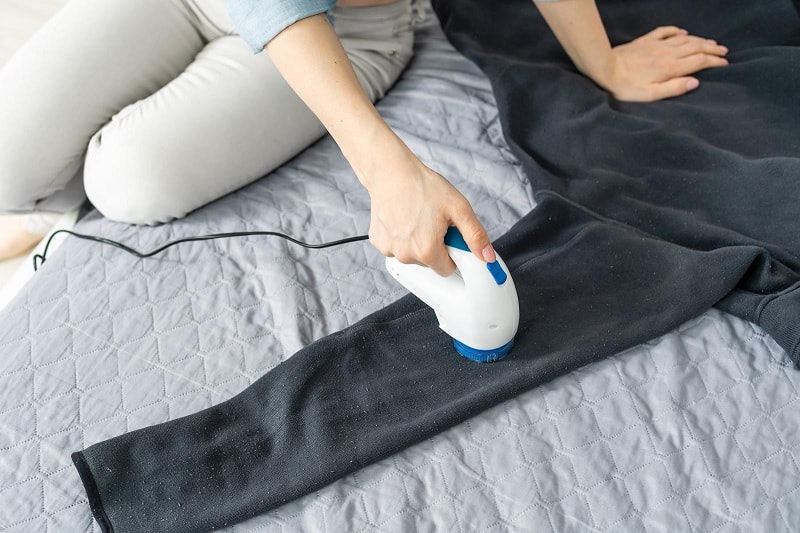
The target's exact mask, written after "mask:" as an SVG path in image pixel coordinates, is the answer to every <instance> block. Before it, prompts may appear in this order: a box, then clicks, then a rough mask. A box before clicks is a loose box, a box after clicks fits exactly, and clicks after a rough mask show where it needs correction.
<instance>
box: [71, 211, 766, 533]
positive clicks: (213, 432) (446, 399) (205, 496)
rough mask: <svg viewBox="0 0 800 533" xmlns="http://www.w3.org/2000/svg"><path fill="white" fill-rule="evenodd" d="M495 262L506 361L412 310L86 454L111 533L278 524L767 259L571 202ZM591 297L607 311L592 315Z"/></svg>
mask: <svg viewBox="0 0 800 533" xmlns="http://www.w3.org/2000/svg"><path fill="white" fill-rule="evenodd" d="M495 247H496V249H497V251H498V252H499V253H500V255H501V256H502V257H503V258H504V259H505V260H506V262H507V264H508V265H509V269H510V270H511V272H512V276H513V278H514V281H515V284H516V286H517V290H518V292H519V301H520V303H521V304H522V305H521V307H520V326H519V332H518V334H517V337H516V341H515V347H514V349H513V350H512V351H511V353H510V354H509V355H508V356H506V358H504V359H502V360H501V361H499V362H497V363H491V364H480V363H475V362H472V361H470V360H467V359H465V358H463V357H461V356H459V355H458V354H457V353H456V352H455V350H454V348H453V346H452V344H451V340H450V338H449V337H448V336H447V335H446V334H445V333H443V332H442V331H441V330H439V328H438V326H437V321H436V317H435V315H434V313H433V311H432V310H431V309H430V308H428V307H426V306H425V305H424V304H422V303H421V302H420V301H419V300H418V299H417V298H416V297H414V296H407V297H405V298H403V299H401V300H399V301H398V302H396V303H394V304H392V305H390V306H388V307H386V308H385V309H383V310H381V311H379V312H377V313H375V314H373V315H371V316H370V317H367V318H366V319H365V320H362V321H361V322H359V323H357V324H355V325H353V326H352V327H349V328H347V329H345V330H343V331H341V332H339V333H335V334H333V335H330V336H328V337H325V338H323V339H321V340H319V341H317V342H315V343H314V344H312V345H310V346H308V347H306V348H304V349H303V350H301V351H299V352H298V353H296V354H295V355H293V356H292V357H291V358H289V359H288V360H287V361H285V362H284V363H282V364H280V365H279V366H277V367H276V368H274V369H273V370H272V371H271V372H269V373H268V374H266V375H265V376H263V377H262V378H261V379H259V380H258V381H256V382H255V383H254V384H253V385H251V386H250V387H249V388H247V389H246V390H244V391H243V392H242V393H240V394H239V395H237V396H235V397H234V398H232V399H230V400H228V401H226V402H224V403H221V404H219V405H216V406H214V407H211V408H209V409H206V410H204V411H201V412H199V413H196V414H194V415H190V416H187V417H184V418H181V419H177V420H174V421H170V422H166V423H163V424H159V425H156V426H153V427H149V428H144V429H141V430H137V431H134V432H132V433H128V434H126V435H122V436H120V437H117V438H114V439H111V440H108V441H105V442H101V443H99V444H95V445H93V446H91V447H89V448H87V449H86V450H84V451H82V452H77V453H75V454H73V460H74V461H75V464H76V466H77V468H78V471H79V472H80V474H81V477H82V480H83V483H84V486H85V488H86V490H87V494H88V496H89V501H90V505H91V508H92V511H93V513H94V516H95V517H96V518H97V520H98V522H99V523H100V524H101V526H102V527H103V528H104V529H103V530H104V531H106V532H108V531H111V530H112V528H113V530H114V531H119V532H123V531H159V532H165V533H177V532H195V533H196V532H201V531H208V530H210V529H212V528H215V527H220V526H222V525H231V524H234V523H237V522H239V521H242V520H245V519H247V518H250V517H253V516H256V515H258V514H261V513H263V512H266V511H268V510H270V509H272V508H275V507H278V506H280V505H282V504H284V503H286V502H288V501H290V500H292V499H294V498H297V497H299V496H302V495H305V494H308V493H310V492H313V491H314V490H316V489H319V488H321V487H323V486H325V485H327V484H329V483H330V482H332V481H334V480H336V479H338V478H340V477H342V476H345V475H347V474H349V473H351V472H353V471H355V470H357V469H359V468H362V467H364V466H367V465H369V464H371V463H373V462H375V461H378V460H380V459H382V458H385V457H387V456H388V455H390V454H392V453H395V452H398V451H400V450H402V449H404V448H406V447H408V446H410V445H413V444H415V443H417V442H420V441H423V440H425V439H427V438H430V437H431V436H433V435H435V434H437V433H439V432H441V431H443V430H445V429H447V428H449V427H451V426H453V425H455V424H458V423H460V422H462V421H464V420H466V419H468V418H470V417H472V416H474V415H476V414H478V413H480V412H481V411H483V410H485V409H488V408H490V407H492V406H494V405H496V404H497V403H499V402H502V401H504V400H507V399H509V398H512V397H514V396H516V395H518V394H520V393H522V392H524V391H527V390H529V389H531V388H532V387H534V386H536V385H539V384H541V383H544V382H547V381H549V380H551V379H553V378H555V377H557V376H559V375H562V374H565V373H567V372H569V371H571V370H574V369H576V368H578V367H581V366H583V365H586V364H588V363H590V362H592V361H596V360H599V359H601V358H603V357H606V356H608V355H612V354H614V353H618V352H619V351H621V350H623V349H626V348H629V347H630V346H633V345H635V344H638V343H640V342H643V341H646V340H649V339H652V338H655V337H657V336H659V335H662V334H664V333H666V332H668V331H670V330H671V329H673V328H674V327H676V326H677V325H679V324H682V323H683V322H685V321H686V320H688V319H689V318H692V317H695V316H697V315H699V314H701V313H702V312H704V311H705V310H706V309H708V308H709V307H710V306H711V305H713V303H714V302H716V301H717V300H718V299H719V298H720V297H721V296H722V295H724V294H726V293H728V292H729V291H730V290H731V288H732V287H733V286H735V284H736V283H737V281H738V279H739V278H738V277H736V275H732V276H730V277H727V278H725V277H715V278H711V279H709V278H708V277H706V276H703V273H704V272H706V271H708V270H709V269H711V268H713V266H714V265H717V264H720V263H725V264H727V265H729V266H731V268H732V269H734V268H735V270H736V271H737V272H738V273H739V275H741V274H742V273H744V272H746V271H747V269H748V268H749V267H750V265H751V264H752V263H753V262H754V261H757V260H758V259H759V258H758V250H757V249H756V248H755V247H729V248H722V249H719V250H713V251H704V250H693V249H688V248H682V247H680V246H677V245H675V244H672V243H669V242H666V241H662V240H659V239H656V238H651V237H648V236H646V235H644V234H642V233H640V232H637V231H635V230H632V229H631V228H626V227H623V226H620V225H618V224H613V223H609V222H607V221H603V220H597V219H595V218H593V217H592V216H590V215H588V214H587V213H585V212H584V211H582V210H581V209H579V208H577V207H575V206H574V205H572V204H569V203H567V202H564V201H561V200H559V199H558V198H543V199H542V202H541V204H540V205H539V206H537V207H536V209H534V210H533V211H532V212H531V213H530V214H528V215H527V216H526V217H524V218H523V219H522V220H521V221H520V222H519V223H517V224H516V225H515V226H514V227H513V228H512V229H511V230H510V231H509V232H508V233H507V234H506V235H505V236H503V237H502V238H501V239H499V240H498V241H497V242H496V243H495ZM587 264H591V265H592V269H591V270H592V272H591V275H586V269H585V265H587ZM487 275H488V274H487ZM775 275H776V276H778V275H779V273H776V274H775ZM586 294H595V295H598V296H597V297H596V298H595V302H596V304H597V305H596V306H594V307H592V306H585V305H581V302H583V301H585V300H584V299H583V298H582V296H584V295H586ZM673 301H685V302H686V305H678V306H676V305H668V303H669V302H673ZM598 339H602V340H603V342H602V343H600V342H598Z"/></svg>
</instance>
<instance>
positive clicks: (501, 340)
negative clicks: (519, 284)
mask: <svg viewBox="0 0 800 533" xmlns="http://www.w3.org/2000/svg"><path fill="white" fill-rule="evenodd" d="M444 243H445V246H446V247H447V251H448V253H449V254H450V257H451V258H452V259H453V262H454V263H455V264H456V267H457V269H456V271H455V272H454V273H453V274H451V275H450V276H448V277H442V276H440V275H439V274H437V273H436V272H434V271H433V269H430V268H428V267H423V266H420V265H414V264H404V263H401V262H400V261H398V260H397V259H395V258H394V257H387V258H386V269H387V270H388V271H389V273H390V274H391V275H392V276H393V277H394V278H395V279H396V280H397V281H399V282H400V284H401V285H403V286H404V287H405V288H407V289H408V290H409V291H411V292H412V293H414V294H415V295H416V296H417V297H418V298H419V299H420V300H422V301H423V302H425V303H426V304H427V305H429V306H430V307H431V308H433V310H434V312H435V313H436V318H437V320H438V321H439V327H440V328H441V329H442V330H443V331H444V332H445V333H447V334H448V335H450V336H451V337H452V338H453V346H454V347H455V349H456V351H457V352H458V353H459V354H461V355H463V356H464V357H466V358H467V359H471V360H473V361H478V362H481V363H490V362H493V361H497V360H499V359H502V358H503V357H505V356H506V355H507V354H508V352H510V351H511V348H512V346H513V345H514V336H515V335H516V333H517V328H518V326H519V300H518V298H517V289H516V287H515V286H514V280H513V279H511V273H510V272H509V270H508V267H507V266H506V264H505V262H503V260H502V259H501V258H500V257H499V256H497V260H496V261H495V262H494V263H488V264H487V263H484V262H483V261H481V260H480V259H478V258H477V257H475V256H474V255H473V254H472V252H471V251H470V250H469V247H468V246H467V243H466V242H465V241H464V237H463V236H462V235H461V233H460V232H459V231H458V229H457V228H455V227H450V228H448V230H447V234H446V235H445V238H444Z"/></svg>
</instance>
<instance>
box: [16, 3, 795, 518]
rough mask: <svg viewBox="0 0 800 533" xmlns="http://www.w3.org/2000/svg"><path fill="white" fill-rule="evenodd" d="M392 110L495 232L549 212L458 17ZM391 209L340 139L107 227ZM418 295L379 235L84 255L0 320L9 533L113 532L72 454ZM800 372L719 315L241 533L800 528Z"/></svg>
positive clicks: (184, 226)
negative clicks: (455, 38)
mask: <svg viewBox="0 0 800 533" xmlns="http://www.w3.org/2000/svg"><path fill="white" fill-rule="evenodd" d="M417 50H418V53H417V55H416V57H415V59H414V61H413V63H412V65H411V67H410V68H409V70H408V71H407V72H406V73H405V74H404V76H403V78H402V79H401V81H400V82H399V83H398V85H397V86H396V87H395V88H394V89H393V90H392V92H391V93H390V94H389V96H387V97H386V98H385V99H384V100H383V101H381V102H380V105H379V109H380V111H381V113H382V114H383V115H384V116H385V117H387V119H388V121H389V122H390V123H391V125H392V126H393V127H394V128H395V129H396V131H398V133H399V134H400V135H401V136H402V137H403V138H404V139H405V140H406V142H407V143H408V144H409V145H410V146H411V148H412V149H413V150H414V151H415V152H416V153H417V154H419V155H420V156H421V157H422V158H423V160H425V161H426V162H427V163H428V164H430V165H431V166H432V167H433V168H435V169H436V170H438V171H440V172H441V173H443V174H444V175H445V176H447V177H448V178H450V179H451V180H452V181H453V182H454V183H455V184H456V185H457V186H458V187H459V188H460V190H462V192H464V193H465V194H466V195H467V196H468V197H469V199H470V200H471V201H472V203H473V206H474V207H475V208H476V210H477V211H478V213H479V214H480V217H481V219H482V220H483V222H484V224H485V225H486V226H487V229H488V230H489V232H490V234H491V235H492V236H493V237H497V236H499V235H501V234H502V233H503V232H504V231H505V230H506V229H507V228H508V227H510V226H511V225H512V224H513V223H514V221H516V220H517V219H518V218H519V217H520V216H522V215H523V214H524V213H525V212H527V211H528V210H529V209H530V208H531V207H532V206H533V202H532V200H531V196H530V191H529V190H528V188H527V186H526V182H525V179H524V177H523V176H522V174H521V172H520V169H519V167H518V165H516V163H515V161H514V158H513V157H512V156H511V154H510V153H509V151H508V149H507V148H506V147H505V145H504V142H503V139H502V135H501V131H500V127H499V124H498V122H497V114H496V111H495V107H494V102H493V99H492V96H491V92H490V88H489V86H488V83H487V82H486V80H485V79H484V77H483V76H482V75H481V74H480V72H479V71H478V70H477V69H476V68H475V67H474V66H473V65H472V64H470V63H469V62H468V61H466V60H465V59H463V58H462V57H460V56H459V55H458V54H457V53H456V52H455V51H454V50H453V49H452V48H451V47H450V46H449V44H447V43H446V41H445V40H444V38H443V36H442V34H441V32H440V30H439V29H438V27H437V25H436V23H435V21H433V20H430V19H429V20H428V21H427V23H425V24H423V25H422V26H421V27H420V28H419V30H418V44H417ZM368 225H369V198H368V196H367V194H366V192H365V191H364V190H363V189H362V188H361V186H360V185H359V183H358V182H357V180H356V179H355V177H354V175H353V174H352V172H351V170H350V169H349V167H348V166H347V164H346V162H345V161H344V159H343V158H342V157H341V155H340V154H339V152H338V150H337V148H336V146H335V145H334V144H333V143H332V141H331V140H330V139H323V140H322V141H320V142H319V143H317V144H316V145H315V146H314V147H313V148H312V149H310V150H308V151H306V152H305V153H304V154H303V155H301V156H300V157H298V158H296V159H295V160H293V161H292V162H291V163H289V164H288V165H286V166H284V167H283V168H281V169H279V170H278V171H276V172H274V173H273V174H271V175H270V176H268V177H267V178H265V179H263V180H261V181H259V182H258V183H255V184H253V185H252V186H250V187H248V188H246V189H244V190H242V191H239V192H237V193H235V194H233V195H230V196H228V197H226V198H223V199H221V200H220V201H218V202H216V203H214V204H213V205H211V206H208V207H206V208H203V209H201V210H198V211H197V212H195V213H192V214H191V215H190V216H189V217H187V218H186V219H184V220H180V221H177V222H175V223H173V224H170V225H168V226H163V227H155V228H141V227H130V226H126V225H122V224H115V223H113V222H110V221H107V220H104V219H102V217H100V216H99V215H98V214H97V213H92V214H90V215H88V216H87V217H86V218H85V219H84V220H83V221H82V222H81V223H80V224H79V228H78V229H79V230H81V231H83V232H85V233H90V234H99V235H105V236H109V237H112V238H115V239H118V240H123V241H125V242H127V243H130V244H131V245H133V246H134V247H137V248H140V249H152V248H154V247H156V246H157V245H159V244H161V243H163V242H164V241H167V240H172V239H175V238H177V237H181V236H189V235H197V234H203V233H211V232H222V231H237V230H256V229H272V230H278V231H283V232H286V233H289V234H291V235H293V236H296V237H298V238H300V239H302V240H306V241H309V242H322V241H329V240H333V239H338V238H342V237H346V236H350V235H355V234H359V233H366V231H367V229H368ZM403 294H404V290H403V289H402V288H401V287H399V286H398V285H396V284H395V283H394V282H393V281H392V280H391V278H390V277H389V276H388V275H387V274H386V273H385V272H384V268H383V259H382V258H381V257H380V256H379V254H378V253H377V252H376V251H375V250H374V249H372V248H371V247H370V246H369V245H368V244H366V243H355V244H349V245H346V246H342V247H338V248H334V249H326V250H321V251H310V250H305V249H303V248H298V247H295V246H294V245H291V244H289V243H286V242H285V241H282V240H277V239H270V238H266V237H265V238H247V239H238V240H228V241H216V242H214V243H195V244H186V245H182V246H180V247H178V248H173V249H170V250H169V251H168V252H167V253H165V254H163V255H162V256H159V257H158V258H155V259H149V260H143V261H142V260H136V259H135V258H133V257H131V256H129V255H127V254H125V253H123V252H121V251H119V250H116V249H113V248H109V247H104V246H101V245H98V244H94V243H88V242H84V241H79V240H75V239H73V240H69V241H68V242H66V243H65V245H64V246H63V247H62V248H61V249H60V250H59V251H58V252H57V253H56V254H55V255H54V256H53V257H52V258H51V259H50V260H49V261H48V263H47V264H46V265H45V267H44V268H43V269H42V270H41V271H40V273H39V274H38V275H37V276H36V277H35V278H34V280H33V281H32V283H30V284H29V285H28V286H27V287H26V289H25V290H24V291H23V293H21V294H20V295H19V296H18V297H17V299H16V300H15V301H14V302H13V303H12V304H11V305H10V306H9V308H7V309H6V310H5V311H4V312H2V314H0V354H1V355H0V531H3V532H15V533H16V532H20V533H21V532H26V533H27V532H32V531H44V532H90V531H99V529H98V528H97V526H96V525H94V523H93V522H92V520H91V516H90V513H89V510H88V505H87V503H86V499H85V497H84V494H83V491H82V489H81V486H80V481H79V479H78V477H77V474H76V473H75V470H74V468H73V467H72V465H71V463H70V461H69V453H70V452H72V451H74V450H76V449H79V448H83V447H86V446H89V445H91V444H93V443H95V442H98V441H100V440H105V439H107V438H110V437H113V436H115V435H118V434H120V433H123V432H127V431H130V430H133V429H136V428H139V427H143V426H147V425H152V424H155V423H158V422H162V421H165V420H169V419H173V418H176V417H179V416H183V415H186V414H190V413H193V412H196V411H198V410H200V409H203V408H205V407H208V406H210V405H212V404H215V403H218V402H220V401H223V400H225V399H227V398H229V397H230V396H232V395H234V394H236V393H237V392H239V391H241V390H242V389H243V388H245V387H246V386H248V385H249V384H250V383H252V382H253V381H254V380H255V379H257V378H258V377H259V376H260V375H262V374H263V373H265V372H267V371H268V370H269V369H271V368H273V367H274V366H275V365H277V364H279V363H280V362H281V361H283V360H284V359H285V358H287V357H290V356H291V355H292V354H293V353H294V352H295V351H297V350H298V349H299V348H301V347H302V346H305V345H306V344H308V343H310V342H312V341H313V340H315V339H317V338H319V337H321V336H324V335H326V334H329V333H332V332H334V331H337V330H339V329H342V328H344V327H346V326H347V325H349V324H352V323H353V322H355V321H357V320H358V319H360V318H362V317H364V316H366V315H367V314H369V313H371V312H372V311H375V310H377V309H379V308H381V307H383V306H384V305H386V304H388V303H389V302H391V301H394V300H395V299H397V298H399V297H400V296H401V295H403ZM798 390H800V372H797V371H795V370H793V368H792V367H791V365H790V362H789V360H788V358H787V357H786V356H785V354H784V352H783V351H782V350H781V349H780V348H779V347H778V346H777V345H776V344H775V343H774V341H773V340H772V339H771V338H770V337H768V336H766V335H765V334H764V333H763V332H761V331H760V330H758V329H757V328H755V327H754V326H753V325H751V324H749V323H746V322H743V321H741V320H738V319H735V318H733V317H731V316H729V315H726V314H723V313H720V312H718V311H716V310H711V311H709V312H707V313H705V314H704V315H702V316H700V317H698V318H696V319H694V320H692V321H690V322H688V323H686V324H684V325H683V326H682V327H680V328H678V329H677V330H675V331H673V332H671V333H669V334H667V335H665V336H663V337H661V338H659V339H655V340H653V341H652V342H649V343H646V344H645V345H642V346H638V347H635V348H632V349H631V350H628V351H626V352H625V353H622V354H618V355H617V356H615V357H611V358H608V359H606V360H604V361H602V362H599V363H596V364H594V365H591V366H588V367H585V368H583V369H580V370H578V371H576V372H573V373H571V374H569V375H567V376H564V377H562V378H560V379H558V380H556V381H554V382H552V383H550V384H548V385H546V386H544V387H540V388H539V389H536V390H534V391H531V392H529V393H527V394H524V395H522V396H520V397H518V398H516V399H514V400H512V401H509V402H506V403H505V404H502V405H500V406H497V407H496V408H494V409H491V410H489V411H486V412H485V413H483V414H482V415H480V416H478V417H476V418H474V419H472V420H470V421H469V422H467V423H465V424H462V425H460V426H458V427H455V428H453V429H451V430H449V431H446V432H444V433H442V434H440V435H438V436H437V437H435V438H433V439H430V440H428V441H426V442H423V443H420V444H418V445H416V446H414V447H412V448H409V449H408V450H405V451H404V452H402V453H400V454H398V455H396V456H394V457H391V458H389V459H387V460H385V461H382V462H380V463H378V464H375V465H373V466H370V467H368V468H366V469H364V470H362V471H360V472H358V473H356V474H354V475H352V476H349V477H347V478H345V479H342V480H340V481H338V482H336V483H334V484H332V485H330V486H328V487H326V488H325V489H323V490H321V491H319V492H317V493H315V494H310V495H308V496H307V497H305V498H302V499H300V500H297V501H295V502H292V503H290V504H288V505H286V506H284V507H282V508H280V509H277V510H275V511H273V512H271V513H268V514H266V515H264V516H261V517H258V518H256V519H253V520H251V521H249V522H247V523H245V524H240V525H237V526H233V527H231V528H229V529H228V530H227V531H230V532H237V533H245V532H248V533H249V532H266V531H275V532H278V531H322V532H342V531H354V532H365V533H366V532H377V531H393V532H408V531H457V532H466V531H534V530H535V531H537V532H540V531H558V532H561V531H647V532H656V531H697V532H700V531H703V532H706V531H709V532H710V531H718V532H727V531H747V532H751V531H765V532H776V531H796V530H797V524H800V505H798V502H800V490H798V489H800V423H798V422H800V410H798V405H799V404H798V397H799V395H798Z"/></svg>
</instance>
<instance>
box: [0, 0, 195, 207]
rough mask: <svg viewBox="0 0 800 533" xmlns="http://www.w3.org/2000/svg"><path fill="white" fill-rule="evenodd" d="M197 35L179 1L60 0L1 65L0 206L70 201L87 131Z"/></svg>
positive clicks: (154, 78) (185, 54)
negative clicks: (54, 10) (64, 0)
mask: <svg viewBox="0 0 800 533" xmlns="http://www.w3.org/2000/svg"><path fill="white" fill-rule="evenodd" d="M203 44H204V39H203V38H202V36H201V35H200V33H199V31H198V29H197V25H196V23H195V18H193V16H192V14H191V12H190V10H189V9H188V8H187V6H186V4H185V3H184V2H182V1H180V0H72V1H71V2H69V3H68V4H67V5H66V6H65V7H64V8H63V9H62V10H61V11H60V12H59V13H57V14H56V15H55V16H54V17H53V18H52V19H51V20H50V21H48V22H47V23H46V24H45V25H44V26H43V27H42V28H41V29H40V30H39V31H38V32H37V33H36V34H35V35H34V36H33V37H32V38H31V40H30V41H28V43H27V44H26V45H24V46H23V47H22V48H21V49H20V50H19V51H18V52H17V53H16V54H15V55H14V57H13V58H12V59H11V60H10V61H9V63H8V64H7V65H6V66H5V67H4V68H3V69H2V71H0V212H2V213H10V212H30V211H36V210H44V211H54V212H58V211H64V210H67V209H69V208H70V207H73V206H74V205H76V195H75V194H74V193H75V190H78V192H80V190H79V189H80V183H79V182H77V181H72V180H73V179H74V178H75V177H76V174H77V173H78V171H79V170H80V166H81V164H82V163H83V158H84V154H85V152H86V146H87V145H88V143H89V139H90V138H91V137H92V135H94V134H95V133H96V132H97V131H98V130H99V129H100V128H101V127H102V126H103V125H104V124H105V123H107V122H108V121H109V120H110V118H111V117H112V116H113V115H114V114H115V113H117V112H118V111H119V110H121V109H122V108H123V107H125V106H127V105H128V104H130V103H131V102H135V101H137V100H139V99H141V98H144V97H146V96H148V95H150V94H152V93H153V92H155V91H157V90H158V89H160V88H161V87H162V86H164V85H165V84H166V83H167V82H168V81H170V80H171V79H173V78H174V77H175V76H177V75H178V74H179V73H180V72H181V71H183V69H184V68H185V67H186V65H188V64H189V63H190V62H191V61H192V59H193V58H194V56H195V55H196V54H197V52H198V51H199V50H200V49H201V48H202V46H203ZM71 181H72V183H70V182H71ZM68 183H70V186H69V187H68V188H69V189H71V190H68V191H67V192H65V193H63V195H62V196H63V197H62V198H59V197H58V196H59V194H58V193H59V191H61V190H63V189H64V188H65V187H67V184H68ZM77 198H79V200H80V201H82V194H78V195H77ZM80 201H78V202H77V203H80ZM67 204H71V205H67Z"/></svg>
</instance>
